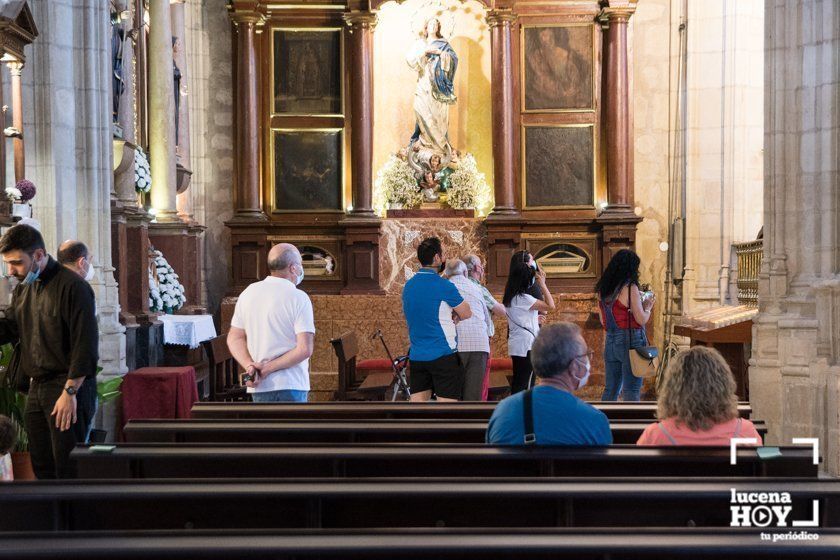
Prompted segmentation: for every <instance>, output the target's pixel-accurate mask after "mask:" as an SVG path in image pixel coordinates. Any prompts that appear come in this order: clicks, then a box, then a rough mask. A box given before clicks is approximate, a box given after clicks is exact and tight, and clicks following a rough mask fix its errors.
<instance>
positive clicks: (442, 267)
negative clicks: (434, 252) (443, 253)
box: [438, 261, 446, 272]
mask: <svg viewBox="0 0 840 560" xmlns="http://www.w3.org/2000/svg"><path fill="white" fill-rule="evenodd" d="M444 269H446V261H440V266H439V267H438V272H443V271H444Z"/></svg>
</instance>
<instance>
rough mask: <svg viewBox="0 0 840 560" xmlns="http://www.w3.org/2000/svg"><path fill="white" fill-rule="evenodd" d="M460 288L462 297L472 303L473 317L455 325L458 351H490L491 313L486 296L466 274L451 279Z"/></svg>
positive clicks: (459, 291)
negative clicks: (486, 302) (488, 309)
mask: <svg viewBox="0 0 840 560" xmlns="http://www.w3.org/2000/svg"><path fill="white" fill-rule="evenodd" d="M449 281H450V282H452V283H453V284H455V287H456V288H458V293H459V294H461V297H462V298H464V300H465V301H466V302H467V303H469V304H470V310H471V311H472V317H470V318H469V319H467V320H465V321H459V322H458V324H457V325H456V326H455V329H456V331H457V332H458V352H487V353H488V354H489V353H490V339H489V337H488V335H487V329H488V324H491V323H490V313H488V311H487V307H486V305H485V304H484V297H483V296H482V294H481V291H480V290H479V289H478V287H476V285H475V284H473V283H472V282H470V281H469V280H468V279H467V277H466V276H463V275H461V274H459V275H458V276H453V277H452V278H450V279H449Z"/></svg>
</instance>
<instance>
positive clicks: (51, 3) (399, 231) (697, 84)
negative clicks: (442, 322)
mask: <svg viewBox="0 0 840 560" xmlns="http://www.w3.org/2000/svg"><path fill="white" fill-rule="evenodd" d="M0 55H2V58H0V78H2V80H0V107H2V111H0V129H2V130H3V134H4V137H3V138H2V139H0V178H2V180H3V182H4V187H5V190H3V189H0V233H2V234H6V233H7V232H9V231H10V230H12V229H13V228H17V227H19V226H18V225H16V224H29V225H30V226H32V227H34V228H35V229H37V230H38V231H39V232H40V234H41V235H42V236H43V240H44V242H45V245H46V252H47V253H48V254H49V255H53V256H56V255H57V253H58V250H59V245H60V244H61V243H62V242H64V241H65V240H79V241H81V242H83V243H84V244H85V246H86V247H87V248H88V250H89V257H88V258H87V262H88V263H89V267H90V270H91V272H90V275H92V279H88V283H89V285H90V288H91V289H92V290H93V293H94V295H95V313H96V325H97V328H98V363H97V365H98V367H97V373H96V375H95V378H96V387H97V395H98V409H97V411H96V414H95V418H94V419H93V420H92V426H91V427H92V431H91V435H90V440H89V442H88V443H79V444H78V445H77V446H76V448H75V449H74V450H73V451H72V454H71V455H70V457H71V459H73V460H74V461H76V464H77V465H78V479H79V480H62V481H31V480H27V479H34V478H35V475H34V474H33V473H32V467H31V465H29V464H28V463H27V461H28V451H29V449H28V448H27V447H26V445H25V443H26V441H28V439H29V438H28V437H27V435H26V434H27V432H26V430H24V426H23V424H24V417H25V416H27V415H28V414H29V412H28V411H29V410H30V409H29V408H28V405H27V403H26V398H27V397H26V396H25V395H23V394H22V393H19V392H16V391H15V389H14V388H13V387H12V386H11V385H9V383H8V382H7V381H6V378H9V379H11V375H9V376H6V377H3V376H2V374H0V415H3V416H9V417H11V418H12V423H13V424H15V425H16V426H17V427H18V428H19V429H18V436H17V439H18V444H17V447H16V448H15V449H8V450H3V449H2V446H0V467H2V456H3V454H4V452H5V451H14V452H13V453H11V455H9V457H10V461H11V460H12V459H14V467H13V470H14V481H13V482H8V483H4V482H2V481H0V541H2V542H4V544H2V545H0V558H16V559H21V558H55V557H58V556H59V555H60V556H61V557H62V558H82V557H86V558H89V557H102V556H100V555H107V557H109V558H194V557H199V556H203V557H218V556H220V555H222V554H225V555H226V556H229V557H242V558H373V557H378V558H383V557H387V558H479V557H481V558H499V557H507V558H548V557H551V558H566V557H568V558H572V557H574V558H604V559H606V558H713V557H714V558H764V557H770V556H771V555H772V557H774V558H793V557H794V555H796V556H797V557H798V556H802V555H806V556H808V557H813V558H832V557H834V558H837V557H838V556H837V555H838V554H840V486H838V485H837V482H836V479H837V477H838V476H840V4H838V3H837V2H835V0H0ZM432 237H434V238H437V239H439V240H440V242H441V244H442V248H443V253H444V254H445V256H446V257H447V258H448V259H452V260H454V259H458V258H462V259H463V257H466V256H468V255H475V256H476V257H477V259H478V261H477V262H480V263H481V272H482V275H483V284H482V285H483V286H484V288H486V290H485V291H486V292H487V293H488V294H489V295H490V297H491V300H492V299H495V300H498V302H502V301H503V298H504V299H505V300H507V291H508V288H509V286H510V285H511V279H512V275H513V274H514V272H513V271H514V265H513V263H512V261H511V256H512V255H515V254H518V252H522V251H524V252H525V254H526V255H530V256H532V260H533V262H534V263H535V264H534V267H535V269H538V271H539V272H537V273H533V274H534V275H536V276H539V275H542V276H543V277H544V285H545V288H546V289H547V290H548V291H549V292H550V294H549V299H551V298H553V303H552V305H551V310H549V311H548V312H547V314H546V315H545V316H544V317H542V316H540V317H539V322H540V324H541V325H542V329H546V327H548V326H549V325H552V324H557V323H571V324H573V325H576V328H577V329H579V332H580V336H582V339H583V340H584V341H585V343H586V347H587V351H589V352H591V354H590V357H589V360H590V361H591V364H589V362H587V368H588V369H587V372H589V368H590V365H591V376H590V377H589V378H588V383H585V386H583V385H581V386H579V387H577V390H576V391H571V392H572V393H573V394H574V395H575V396H576V397H577V398H578V399H579V400H582V401H585V402H588V403H589V404H591V405H592V406H593V407H595V408H596V409H598V410H601V411H602V412H604V414H605V415H606V417H607V418H608V420H609V424H610V429H611V430H612V441H613V442H614V443H613V444H612V445H610V446H607V447H581V448H578V449H575V448H574V447H571V448H563V447H551V446H549V447H544V448H540V449H535V448H531V449H522V448H517V447H506V446H494V445H491V444H489V443H485V430H486V429H487V426H488V419H489V418H490V417H491V416H490V415H491V414H494V410H495V408H494V407H496V406H500V405H499V404H498V403H497V402H496V401H501V402H504V400H503V399H505V398H513V396H512V395H511V392H512V383H514V381H513V379H512V376H513V375H514V372H513V369H514V367H515V365H514V360H515V358H513V357H511V355H510V354H509V332H510V331H511V329H513V326H511V325H510V324H509V320H512V319H511V318H510V317H511V315H510V314H508V316H507V318H506V317H505V316H500V315H496V314H494V315H492V316H491V315H490V313H489V311H487V310H484V314H485V315H486V316H487V321H488V322H489V325H488V328H489V329H490V333H492V332H493V331H495V335H492V336H491V337H490V339H489V347H490V350H489V353H488V357H487V366H486V367H487V372H489V373H485V387H484V391H485V394H487V395H489V396H488V397H487V398H485V399H484V400H485V401H487V402H462V403H445V402H434V403H433V402H428V403H415V402H390V401H391V400H392V399H393V400H401V396H400V395H399V394H398V393H400V391H402V385H401V384H400V383H401V382H400V375H401V374H402V373H404V371H403V372H401V371H398V370H399V367H398V365H404V361H400V360H399V359H397V360H395V359H394V357H395V356H402V355H403V354H408V353H409V347H410V346H411V347H412V348H414V345H415V339H414V336H413V334H412V333H410V329H409V326H408V325H407V319H406V315H405V313H404V309H405V308H404V304H405V300H404V290H405V291H407V290H406V287H407V286H408V285H409V283H410V282H412V281H413V280H414V279H415V278H416V277H418V276H419V271H421V270H424V269H422V268H421V264H422V266H427V265H428V263H420V262H418V254H419V253H418V246H420V245H421V242H423V240H425V239H427V238H432ZM278 244H290V245H291V246H294V248H295V249H296V251H297V253H299V257H300V263H299V266H300V268H301V273H300V276H302V281H301V282H300V283H299V285H298V286H297V288H298V291H302V292H304V293H305V294H306V296H308V298H309V301H311V310H312V315H313V319H314V339H313V345H312V348H311V352H310V353H311V357H310V358H309V361H308V371H306V372H305V373H306V374H307V375H308V382H307V387H308V391H309V392H308V402H307V403H305V404H301V403H298V404H292V403H273V404H263V403H256V402H249V401H250V398H251V393H250V392H247V393H246V389H245V386H244V381H243V380H242V377H241V374H242V372H243V371H245V369H246V368H245V366H244V365H243V364H242V362H241V360H240V361H239V364H237V363H236V355H235V352H234V353H233V355H232V354H231V352H233V346H232V344H231V343H230V339H229V335H230V333H231V332H233V333H234V334H235V333H236V332H238V331H239V330H241V328H240V327H241V325H242V322H241V319H240V318H239V317H238V314H239V313H240V311H239V309H240V308H239V306H238V305H237V304H238V302H239V301H240V297H243V298H244V296H242V294H243V292H245V290H246V289H247V288H248V287H249V286H251V285H254V284H255V283H259V282H261V281H264V280H265V279H266V278H267V277H271V276H272V274H273V272H274V270H275V268H274V265H272V264H271V263H272V262H274V261H273V260H272V259H273V256H272V254H270V251H272V248H273V247H275V246H277V245H278ZM0 246H4V245H2V243H0ZM628 249H629V250H631V251H634V252H635V254H637V255H638V261H639V263H640V264H639V268H638V278H637V279H638V282H639V289H640V290H641V291H642V292H643V293H652V294H655V304H652V305H653V307H652V310H650V318H649V321H648V322H647V324H644V323H643V324H642V325H641V326H640V327H639V328H640V329H642V330H643V331H644V333H645V336H646V338H647V340H649V344H650V345H651V346H653V347H656V350H657V352H658V368H657V369H656V371H655V372H652V373H653V375H652V376H650V377H647V378H645V379H644V380H643V381H642V383H641V400H640V401H639V402H637V403H630V402H625V401H613V402H610V401H608V400H605V399H602V394H604V393H605V390H606V389H605V387H606V386H607V385H608V384H609V380H608V373H607V363H606V362H607V361H608V360H609V359H610V358H609V349H608V348H609V347H610V343H609V341H608V337H609V332H608V331H609V327H608V326H606V323H604V322H603V321H604V318H603V317H602V307H601V305H602V303H603V302H602V301H601V300H600V299H599V297H600V296H599V292H598V289H599V286H601V285H602V279H603V278H604V276H603V275H604V273H605V271H606V270H607V269H608V266H609V264H610V263H611V262H612V260H613V259H614V258H615V257H616V256H617V255H620V254H623V253H622V252H623V251H624V250H628ZM5 256H6V255H5V253H4V257H5ZM527 258H528V257H526V260H527ZM4 260H5V261H6V264H4V276H3V277H2V279H0V313H3V311H2V310H4V309H9V308H10V305H11V302H13V299H14V298H15V297H17V294H19V289H18V288H15V285H16V284H15V283H14V282H12V281H11V280H12V278H11V277H12V273H11V272H8V271H7V270H6V267H7V265H9V264H10V262H9V259H8V258H6V259H4ZM463 260H466V259H463ZM435 262H437V261H435ZM468 268H469V269H470V270H471V271H472V270H473V269H472V267H471V265H469V263H468ZM93 269H95V275H94V272H93ZM7 272H8V273H7ZM82 276H84V274H82ZM293 284H294V281H293ZM628 293H632V292H631V291H630V288H628ZM529 297H530V296H529ZM629 297H630V296H629V295H628V298H629ZM544 299H545V298H544ZM243 307H244V304H243ZM503 307H508V308H509V305H507V303H506V304H504V306H503ZM629 307H630V304H629V303H628V306H627V308H625V311H626V312H627V314H626V315H625V316H626V317H627V330H628V331H629V330H630V328H629V327H630V318H629V317H630V314H632V313H634V312H633V311H632V310H631V309H629ZM646 309H647V308H646ZM5 313H6V315H4V316H3V317H8V316H9V312H8V311H6V312H5ZM43 313H44V314H46V318H47V319H49V316H50V313H51V312H50V310H48V309H46V308H44V310H43ZM508 313H510V311H508ZM456 314H457V313H456ZM53 315H54V314H53ZM535 316H536V315H535ZM3 317H0V322H2V321H3V320H5V319H4V318H3ZM456 319H457V317H456ZM462 319H463V317H462ZM18 320H19V319H18ZM454 322H455V323H457V322H458V321H454ZM514 326H516V327H519V325H514ZM242 328H245V327H242ZM453 328H454V327H453ZM21 336H22V337H23V336H24V334H23V333H21ZM252 336H253V333H252ZM459 336H460V335H459ZM628 336H629V333H628ZM0 338H2V336H0ZM249 338H250V337H249ZM534 338H537V337H536V334H534ZM486 340H487V339H486V338H485V342H486ZM697 346H701V347H710V348H714V349H715V350H717V352H718V353H719V354H720V355H721V356H722V357H723V359H724V360H725V362H726V365H727V366H728V368H729V370H730V371H731V377H732V380H733V381H734V393H735V395H736V397H737V406H738V414H739V415H740V416H739V419H738V422H739V426H740V421H741V420H740V419H741V418H744V419H751V420H752V423H753V424H754V425H755V427H756V429H757V430H758V433H759V434H760V435H761V439H762V440H763V446H762V447H759V448H757V449H750V448H748V447H737V446H736V444H735V443H732V445H731V448H730V447H729V446H726V447H721V448H714V447H702V448H698V449H697V451H696V453H695V452H693V451H692V450H691V448H688V447H679V448H677V449H671V448H667V447H663V448H659V447H656V448H650V449H648V448H643V447H641V446H639V447H637V446H636V445H634V444H635V443H636V441H637V439H638V438H639V434H640V433H642V431H643V430H645V429H646V427H648V426H649V425H651V423H653V422H656V420H657V418H658V419H659V420H662V418H661V417H657V416H656V414H657V399H658V397H659V396H660V395H661V391H662V383H663V379H664V376H665V372H666V370H667V369H668V367H669V365H670V364H672V363H676V362H677V361H678V358H677V356H678V355H680V353H681V352H685V351H687V350H689V349H692V348H695V347H697ZM249 348H250V346H249ZM15 351H16V352H17V351H18V350H15ZM35 351H36V352H41V350H40V349H38V348H36V349H35ZM626 352H627V351H626V350H625V351H624V353H625V356H624V357H625V358H626ZM12 359H13V354H12V345H11V344H8V345H7V346H3V347H2V348H0V371H3V370H6V371H11V370H12V365H11V364H10V360H12ZM255 361H256V360H255ZM409 361H410V360H409ZM529 367H530V366H529ZM535 367H536V366H535ZM248 372H250V369H248ZM409 372H410V369H409ZM634 374H635V371H634ZM587 375H589V373H587ZM33 378H34V376H33ZM33 383H34V382H33ZM33 387H34V385H33ZM249 387H250V385H249ZM405 392H406V393H407V390H406V391H405ZM513 392H515V391H513ZM710 393H711V390H710ZM28 398H29V399H32V398H33V391H32V390H31V389H30V393H29V397H28ZM381 401H384V402H381ZM439 401H441V399H439ZM74 410H75V409H74ZM659 410H660V411H661V410H662V407H660V408H659ZM74 421H75V412H74ZM447 426H448V427H447ZM132 428H133V430H132ZM132 432H133V433H132ZM525 433H526V436H527V428H526V432H525ZM488 434H489V432H488ZM488 437H489V435H488ZM669 437H670V436H669ZM736 438H737V434H736ZM2 439H3V438H0V442H2ZM526 439H527V438H526ZM486 441H487V442H489V441H490V440H489V439H487V440H486ZM812 456H813V457H814V461H816V462H813V461H812ZM736 459H737V461H736ZM10 465H11V463H10ZM2 472H3V471H2V468H0V474H2ZM0 479H2V476H0ZM740 492H744V493H752V494H751V495H752V496H753V497H755V495H756V493H757V494H760V495H761V496H765V494H763V493H775V494H776V495H777V496H776V497H778V494H780V493H781V494H782V495H783V496H782V498H784V495H787V501H784V499H782V501H781V502H772V500H771V502H769V503H774V504H777V505H775V506H773V507H774V508H779V509H778V511H782V509H781V508H783V507H786V508H787V509H785V510H784V512H785V514H778V519H776V518H772V519H771V518H769V517H768V518H767V520H765V519H764V518H762V517H761V511H759V510H758V509H754V510H752V515H751V516H750V514H749V512H747V513H745V514H744V515H745V516H746V517H744V520H743V521H744V522H743V523H740V524H739V523H738V519H739V518H737V516H736V510H737V509H738V507H741V506H739V505H738V504H744V503H747V504H749V503H751V504H753V505H755V504H756V502H755V501H753V502H750V501H749V499H750V498H749V497H747V498H744V500H746V501H740V498H739V496H740V494H739V493H740ZM771 498H772V495H771ZM758 499H759V500H763V499H764V498H762V497H759V498H758ZM760 503H761V504H764V503H767V502H765V501H761V502H760ZM812 503H813V509H812ZM743 507H745V508H746V507H748V506H743ZM765 509H766V511H767V512H771V511H773V513H772V515H777V513H778V511H776V510H771V508H770V507H769V506H767V507H766V508H765ZM744 511H745V512H746V511H747V510H746V509H745V510H744ZM784 515H788V516H789V517H787V521H786V520H785V517H784ZM809 520H811V521H809ZM806 541H807V542H806Z"/></svg>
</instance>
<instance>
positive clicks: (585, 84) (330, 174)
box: [228, 0, 641, 295]
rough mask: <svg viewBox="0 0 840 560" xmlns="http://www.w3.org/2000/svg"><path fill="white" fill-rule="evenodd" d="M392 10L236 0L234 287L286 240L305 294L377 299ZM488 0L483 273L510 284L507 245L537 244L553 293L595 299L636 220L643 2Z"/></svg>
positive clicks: (261, 269)
mask: <svg viewBox="0 0 840 560" xmlns="http://www.w3.org/2000/svg"><path fill="white" fill-rule="evenodd" d="M384 3H385V2H383V1H382V0H369V1H364V2H359V1H353V2H331V1H325V2H318V3H310V2H303V1H299V2H283V1H272V2H267V1H259V0H232V1H231V3H230V7H229V8H230V16H231V20H232V22H233V27H234V42H235V61H234V67H235V78H234V84H235V86H234V90H235V97H236V107H237V114H236V123H235V127H236V146H237V150H238V153H237V158H236V165H237V168H236V184H235V203H236V214H235V216H234V218H233V219H232V220H231V221H230V222H228V226H229V227H230V228H231V231H232V256H233V283H232V286H231V290H230V292H231V294H230V295H235V294H237V293H239V292H240V291H241V290H242V289H243V288H244V287H245V286H247V285H248V284H250V283H251V282H254V281H257V280H260V279H262V278H263V277H264V276H265V275H266V274H267V270H266V257H267V252H268V249H269V248H270V246H271V245H272V244H273V243H276V242H279V241H287V242H291V243H295V244H296V245H298V246H299V247H300V248H302V250H303V252H304V256H305V266H306V267H307V272H309V273H312V274H311V275H309V274H308V276H307V278H308V279H307V281H306V284H307V285H306V286H305V288H306V290H307V291H308V292H310V293H316V294H318V293H322V294H330V293H332V294H339V293H340V294H375V293H382V287H383V283H382V279H381V278H380V260H381V256H380V251H381V247H380V246H381V241H382V238H381V235H382V233H381V232H382V231H383V228H382V219H380V218H379V217H378V216H376V215H375V214H374V212H373V210H372V209H371V194H372V192H371V191H372V184H373V180H372V179H373V169H372V159H373V157H372V156H373V147H372V145H373V127H374V126H375V123H374V122H373V105H374V103H375V100H376V96H375V92H374V91H373V79H372V73H373V71H374V66H373V33H375V25H376V12H377V10H378V9H379V8H380V7H381V5H382V4H384ZM481 3H482V4H483V5H484V6H485V8H486V21H487V23H488V26H489V34H490V45H491V51H492V52H491V57H492V71H491V80H490V82H491V83H490V88H491V90H492V103H491V106H490V107H487V110H488V111H491V112H492V121H493V139H492V143H493V160H494V162H493V176H494V193H495V206H494V209H493V211H492V213H491V214H490V215H489V216H488V217H487V218H485V219H484V223H483V226H484V228H485V229H484V230H483V232H486V235H484V234H482V236H483V239H482V247H481V248H480V249H481V251H482V252H483V253H484V255H485V256H486V258H487V260H488V266H487V271H488V282H489V283H490V284H491V286H493V287H495V288H499V287H501V286H503V285H504V282H505V280H506V275H507V270H508V262H509V257H510V254H511V253H512V252H513V251H515V250H517V249H528V250H530V251H531V252H532V253H534V254H535V256H537V257H538V259H541V262H543V263H544V264H545V265H547V266H546V268H547V269H548V271H549V284H550V286H551V287H552V289H553V290H557V291H558V292H564V293H573V292H590V293H591V290H592V287H593V285H594V283H595V281H596V279H597V277H598V276H599V274H600V271H601V270H602V269H603V266H604V265H605V264H606V262H607V261H608V260H609V258H610V257H611V255H612V254H613V253H614V252H615V251H617V250H619V249H621V248H625V247H632V246H633V245H634V243H635V232H636V224H637V223H638V222H639V221H640V220H641V219H640V218H639V217H637V216H636V215H635V214H634V212H633V187H632V178H633V172H632V169H633V166H632V134H631V123H632V119H631V114H630V94H629V81H628V71H629V69H628V66H629V61H628V53H627V25H628V20H629V18H630V16H631V15H632V13H633V12H634V10H635V4H636V1H635V0H622V1H615V0H601V1H600V2H599V1H589V2H587V1H580V0H574V1H571V0H567V1H563V0H557V1H545V0H539V1H508V2H501V1H493V0H486V1H484V2H481ZM420 212H421V214H418V216H419V217H422V211H420ZM461 221H463V220H461Z"/></svg>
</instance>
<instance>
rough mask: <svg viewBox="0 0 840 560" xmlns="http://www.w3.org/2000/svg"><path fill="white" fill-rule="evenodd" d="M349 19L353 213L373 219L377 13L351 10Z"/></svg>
mask: <svg viewBox="0 0 840 560" xmlns="http://www.w3.org/2000/svg"><path fill="white" fill-rule="evenodd" d="M344 21H346V22H347V45H348V48H347V54H348V56H347V58H348V65H347V67H348V68H352V69H353V71H352V72H350V73H349V74H348V81H349V82H350V84H349V85H350V87H349V90H350V91H349V94H350V95H349V101H350V161H351V162H352V165H351V184H352V189H353V210H352V211H351V212H350V214H351V216H355V217H362V218H374V217H375V214H374V212H373V208H372V205H371V198H372V188H373V28H374V27H375V26H376V14H373V13H371V12H350V13H348V14H345V15H344Z"/></svg>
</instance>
